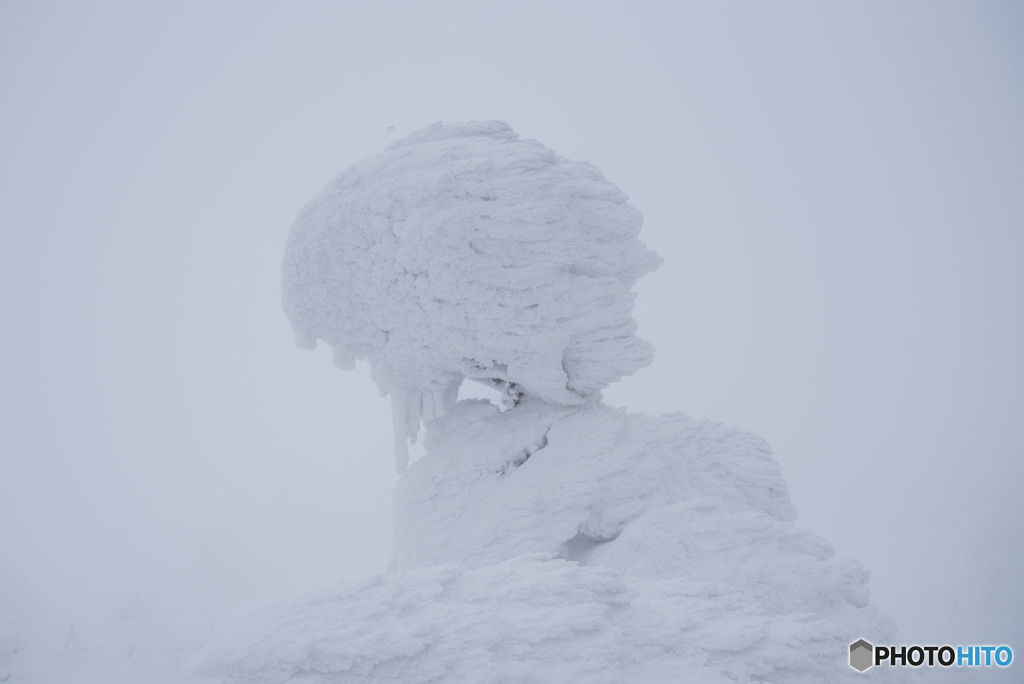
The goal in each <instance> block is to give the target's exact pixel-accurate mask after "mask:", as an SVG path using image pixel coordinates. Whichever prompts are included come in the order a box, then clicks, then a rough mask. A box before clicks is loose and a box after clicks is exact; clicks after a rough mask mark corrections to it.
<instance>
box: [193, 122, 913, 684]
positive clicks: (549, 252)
mask: <svg viewBox="0 0 1024 684" xmlns="http://www.w3.org/2000/svg"><path fill="white" fill-rule="evenodd" d="M641 224H642V216H641V214H640V212H639V211H637V210H636V209H635V208H634V207H633V206H631V205H630V204H629V203H628V201H627V197H626V196H625V195H624V194H623V193H622V192H621V191H619V190H618V189H617V188H616V187H615V186H614V185H612V184H611V183H610V182H608V181H607V180H606V179H605V178H604V176H603V175H602V174H601V172H600V171H598V170H597V169H596V168H594V167H593V166H591V165H589V164H586V163H581V162H574V161H569V160H566V159H563V158H561V157H559V156H558V155H556V154H555V153H554V152H552V151H551V150H549V149H547V148H545V147H544V146H543V145H541V144H540V143H537V142H534V141H530V140H522V139H520V138H519V136H518V135H517V134H516V133H515V132H514V131H513V130H512V129H511V128H510V127H509V126H508V125H507V124H505V123H503V122H497V121H489V122H480V123H462V124H454V125H440V124H438V125H434V126H431V127H429V128H427V129H425V130H422V131H419V132H417V133H414V134H412V135H410V136H408V137H406V138H405V139H403V140H400V141H398V142H396V143H394V144H392V145H391V146H390V147H389V148H388V149H387V150H386V151H385V152H384V153H382V154H380V155H377V156H374V157H371V158H369V159H367V160H364V161H362V162H360V163H359V164H356V165H355V166H353V167H352V168H350V169H348V170H347V171H345V172H343V173H342V174H341V175H339V176H338V177H337V178H335V179H334V180H333V181H331V182H330V183H329V184H328V185H327V186H326V187H325V188H324V189H323V190H321V191H320V193H319V194H318V195H317V196H316V197H314V198H313V199H312V200H311V201H310V202H309V203H308V204H307V205H306V206H305V207H304V208H303V209H302V210H301V212H300V213H299V215H298V216H297V218H296V219H295V222H294V224H293V226H292V229H291V233H290V235H289V238H288V242H287V248H286V253H285V257H284V263H283V268H282V281H283V283H282V289H283V298H284V308H285V312H286V313H287V315H288V317H289V319H290V320H291V323H292V327H293V329H294V330H295V332H296V335H297V339H298V342H299V344H300V346H305V347H313V346H315V345H316V343H317V341H318V340H322V341H323V342H325V343H327V344H329V345H330V346H331V347H332V348H333V350H334V353H335V361H336V364H337V365H339V366H340V367H342V368H351V367H352V365H353V362H354V361H355V360H357V359H365V360H367V361H368V362H369V364H370V367H371V369H372V374H373V378H374V380H375V382H376V383H377V385H378V386H379V388H380V390H381V392H382V393H383V394H388V395H390V396H391V398H392V406H393V410H394V419H395V453H396V458H397V467H398V470H399V472H402V473H403V474H402V476H401V478H400V480H399V483H398V487H397V491H396V494H395V504H394V510H395V528H396V529H395V547H394V555H393V558H392V562H391V567H390V568H389V569H388V571H387V572H386V573H384V574H382V575H380V576H378V577H376V578H374V579H371V580H368V581H366V582H364V583H363V584H360V585H355V586H351V585H349V586H343V587H337V588H333V589H330V590H327V591H325V592H323V593H322V594H320V595H319V596H317V597H314V598H312V599H307V600H304V601H303V602H300V603H298V604H296V605H294V606H293V607H291V608H289V609H287V610H285V611H284V612H278V613H274V614H271V615H267V616H266V617H265V618H264V619H263V620H261V621H256V622H255V623H254V624H253V625H252V626H251V627H250V629H249V631H248V632H247V633H246V634H243V635H234V636H232V637H231V638H230V639H227V640H225V641H223V642H221V643H220V644H219V645H215V646H211V647H210V648H208V649H207V650H206V651H205V652H204V654H203V655H202V657H201V658H200V659H199V661H198V662H197V664H196V666H195V667H194V669H193V672H194V673H195V675H196V676H201V677H204V678H208V680H209V681H211V682H218V683H221V684H240V683H243V682H244V683H251V684H256V683H261V684H262V683H267V684H270V683H274V684H278V683H280V684H283V683H285V682H292V683H296V684H297V683H299V682H302V683H304V684H327V683H331V684H336V683H340V682H382V681H395V682H423V683H426V682H545V683H550V682H606V683H608V684H612V683H620V682H636V683H637V684H641V683H642V684H651V683H655V682H729V683H735V682H775V683H778V684H783V683H787V684H795V683H798V682H800V683H806V684H821V683H822V682H846V681H849V682H857V681H861V678H863V677H864V676H866V675H862V674H860V673H858V672H857V671H855V670H854V669H852V668H851V667H850V665H849V662H848V647H849V644H850V643H852V642H854V641H856V640H857V639H858V638H860V637H862V636H868V637H873V638H874V639H878V640H882V641H883V642H885V643H888V642H889V641H891V640H892V637H893V636H894V635H893V632H894V628H893V624H892V622H891V620H889V618H888V617H886V616H885V615H884V614H883V613H881V612H879V611H878V610H876V609H875V608H874V607H873V606H872V605H870V604H869V601H868V588H867V580H868V573H867V571H866V570H865V569H864V568H863V567H862V566H860V565H859V564H858V563H856V562H854V561H851V560H844V559H840V558H837V557H836V556H835V555H834V553H833V550H832V548H831V547H830V545H829V544H828V543H827V542H825V541H824V540H822V539H820V538H818V537H816V536H814V535H812V534H810V533H808V532H805V531H802V530H800V529H798V528H797V527H796V526H795V525H794V520H795V518H796V512H795V510H794V508H793V506H792V504H791V503H790V500H789V496H788V493H787V489H786V483H785V481H784V480H783V478H782V476H781V473H780V470H779V467H778V465H777V464H776V462H775V461H774V460H773V458H772V456H771V452H770V450H769V448H768V446H767V445H766V444H765V443H764V442H763V441H762V440H761V439H759V438H757V437H755V436H753V435H750V434H748V433H745V432H742V431H739V430H736V429H733V428H730V427H727V426H723V425H721V424H717V423H713V422H707V421H698V420H694V419H692V418H689V417H687V416H684V415H681V414H674V415H668V416H661V417H650V416H645V415H637V414H630V413H627V412H626V411H625V410H622V409H618V408H613V407H609V406H606V405H604V404H603V403H602V401H601V390H602V389H603V388H604V387H606V386H608V385H609V384H610V383H612V382H614V381H616V380H617V379H619V378H621V377H623V376H625V375H628V374H630V373H632V372H634V371H635V370H637V369H638V368H640V367H642V366H644V365H646V364H648V363H650V362H651V358H652V350H651V348H650V346H649V345H648V344H647V343H646V342H644V341H643V340H641V339H639V338H638V337H637V336H636V334H635V333H636V323H635V322H634V320H633V317H632V310H633V303H634V294H633V292H632V289H633V286H634V285H635V283H636V281H637V279H638V278H640V277H641V276H643V275H644V274H645V273H648V272H650V271H651V270H653V269H654V268H656V267H657V266H658V264H659V261H660V260H659V258H658V257H657V256H656V255H655V254H653V253H652V252H651V251H650V250H648V249H647V248H646V247H645V246H644V245H643V244H642V243H641V242H640V241H639V239H638V236H639V231H640V227H641ZM466 379H469V380H473V381H480V382H484V383H489V384H495V385H497V386H500V387H501V388H503V389H504V390H505V394H506V396H507V398H508V400H507V401H506V402H504V405H502V406H497V405H495V404H494V403H491V402H487V401H483V400H462V401H457V397H458V389H459V386H460V383H462V382H463V381H465V380H466ZM421 429H422V431H423V432H424V439H425V455H424V456H423V458H421V459H419V460H417V461H416V462H414V463H413V464H412V465H411V466H410V465H409V464H408V456H407V453H408V451H407V444H408V441H409V440H415V439H416V437H417V435H418V433H419V432H420V431H421ZM892 674H893V673H892V672H883V671H881V670H880V669H878V668H876V670H875V671H874V672H872V673H871V675H872V676H873V678H874V679H879V678H880V677H883V676H884V675H890V676H891V675H892Z"/></svg>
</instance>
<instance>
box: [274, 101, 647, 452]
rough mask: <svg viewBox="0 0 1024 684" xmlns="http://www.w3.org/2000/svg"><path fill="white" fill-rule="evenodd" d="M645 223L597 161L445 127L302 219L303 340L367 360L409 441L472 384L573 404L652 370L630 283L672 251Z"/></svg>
mask: <svg viewBox="0 0 1024 684" xmlns="http://www.w3.org/2000/svg"><path fill="white" fill-rule="evenodd" d="M642 222H643V217H642V216H641V214H640V212H639V211H638V210H637V209H636V208H634V207H633V206H632V205H630V204H629V203H628V202H627V197H626V196H625V195H624V194H623V193H622V192H621V191H620V190H619V189H618V188H616V187H615V186H614V185H612V184H611V183H609V182H608V181H607V180H605V178H604V176H603V175H602V174H601V172H600V171H599V170H598V169H596V168H595V167H594V166H592V165H590V164H587V163H585V162H575V161H569V160H567V159H563V158H561V157H559V156H558V155H556V154H555V153H554V152H552V151H551V150H549V149H547V148H546V147H544V146H543V145H541V144H540V143H538V142H535V141H532V140H521V139H520V138H519V136H518V135H517V134H516V133H515V131H513V130H512V129H511V128H510V127H509V126H508V124H506V123H504V122H500V121H485V122H477V123H459V124H451V125H446V126H445V125H441V124H435V125H433V126H430V127H428V128H426V129H424V130H422V131H419V132H417V133H413V134H411V135H409V136H408V137H406V138H404V139H402V140H400V141H398V142H395V143H393V144H392V145H391V146H389V147H388V148H387V150H386V151H385V152H383V153H382V154H379V155H376V156H374V157H370V158H368V159H366V160H364V161H362V162H360V163H358V164H356V165H355V166H353V167H351V168H350V169H348V170H347V171H344V172H343V173H341V174H340V175H339V176H338V177H337V178H335V179H334V180H333V181H331V182H330V183H328V184H327V186H326V187H325V188H324V189H323V190H321V191H320V193H319V194H317V195H316V196H315V197H314V198H313V199H312V200H311V201H310V202H309V203H308V204H307V205H306V206H305V207H303V209H302V210H301V211H300V212H299V214H298V216H297V217H296V218H295V222H294V223H293V225H292V228H291V232H290V234H289V236H288V243H287V247H286V251H285V256H284V264H283V267H282V290H283V298H284V308H285V313H286V314H287V315H288V317H289V319H290V320H291V323H292V328H293V329H294V330H295V332H296V336H297V340H298V343H299V344H300V346H306V347H313V346H315V344H316V340H318V339H319V340H323V341H325V342H326V343H328V344H329V345H330V346H331V347H332V348H333V349H334V354H335V362H336V364H337V365H339V366H340V367H342V368H351V367H352V365H353V363H354V361H355V360H356V359H367V360H368V361H369V362H370V365H371V368H372V374H373V378H374V380H375V382H376V383H377V385H378V387H379V388H380V390H381V393H382V394H389V393H390V394H391V395H392V400H393V406H394V408H395V418H396V427H398V428H399V430H398V432H399V433H400V438H401V441H402V447H401V451H404V444H405V439H406V437H411V438H415V435H416V432H417V431H418V429H419V424H420V420H421V419H424V420H426V419H429V418H432V417H434V416H436V415H440V414H441V413H443V412H444V411H445V409H446V408H447V407H449V406H450V405H451V404H452V403H453V402H454V400H455V396H456V394H457V390H458V386H459V383H460V382H461V381H462V379H463V378H466V377H468V378H472V379H477V380H485V381H491V380H495V379H497V380H501V381H504V382H507V383H515V385H516V390H517V391H520V392H523V393H525V394H527V395H531V396H534V397H537V398H539V399H541V400H543V401H546V402H549V403H553V404H564V405H571V404H580V403H583V402H585V401H586V400H587V399H588V398H591V397H596V396H597V395H598V393H599V392H600V390H601V389H602V388H604V387H605V386H607V385H608V384H609V383H611V382H614V381H615V380H617V379H619V378H621V377H622V376H624V375H628V374H630V373H632V372H633V371H635V370H636V369H638V368H640V367H642V366H644V365H646V364H648V363H649V362H650V360H651V355H652V351H651V348H650V346H649V345H648V344H647V343H646V342H645V341H643V340H641V339H640V338H639V337H637V336H636V334H635V332H636V323H635V321H634V320H633V317H632V309H633V302H634V294H633V293H632V288H633V285H634V284H635V283H636V280H637V279H638V278H639V277H640V276H642V275H644V274H645V273H647V272H649V271H651V270H653V269H654V268H656V267H657V266H658V264H659V263H660V259H659V257H658V256H657V255H655V254H654V253H653V252H652V251H650V250H648V249H647V248H646V247H645V246H644V245H643V243H641V242H640V241H639V239H638V237H637V236H638V234H639V232H640V226H641V224H642ZM403 467H404V462H402V460H401V458H400V463H399V469H401V468H403Z"/></svg>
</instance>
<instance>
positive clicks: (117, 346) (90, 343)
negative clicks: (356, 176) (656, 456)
mask: <svg viewBox="0 0 1024 684" xmlns="http://www.w3.org/2000/svg"><path fill="white" fill-rule="evenodd" d="M1022 38H1024V8H1022V6H1021V5H1020V4H1019V3H1015V2H1011V1H1009V0H1007V1H1006V2H976V3H953V2H902V3H881V2H877V3H876V2H868V3H852V2H851V3H845V4H838V3H829V4H827V5H825V4H817V3H811V2H786V3H772V4H767V3H757V4H755V3H680V4H678V5H676V4H675V3H653V2H648V3H631V4H630V6H629V7H626V5H625V3H605V2H559V3H523V2H519V3H479V2H464V3H458V2H445V3H417V4H414V3H384V2H378V3H372V4H371V3H326V2H296V3H288V4H284V3H243V2H218V3H200V2H188V1H187V2H176V3H173V4H172V3H129V2H122V3H109V2H92V3H71V2H68V3H58V2H44V3H30V2H21V1H17V0H15V1H13V2H5V3H3V4H2V5H0V103H2V106H0V123H2V126H0V314H2V321H3V323H2V328H0V329H2V333H3V334H2V336H0V621H9V622H20V623H24V624H29V623H33V622H37V623H40V624H43V623H47V624H58V625H60V624H68V625H70V624H75V623H83V622H85V623H93V624H107V623H108V622H109V621H114V620H117V619H118V616H123V615H125V614H144V615H148V616H150V617H151V618H152V619H153V620H157V621H174V620H184V621H192V622H198V623H200V624H204V625H208V626H210V627H212V628H214V629H216V628H217V627H218V626H219V625H221V624H223V622H224V621H226V620H228V619H230V618H231V617H232V616H234V615H237V614H238V613H239V612H240V611H242V610H243V609H244V608H245V607H247V606H251V605H253V604H258V603H261V602H266V601H271V600H278V599H283V598H287V597H289V596H292V595H295V594H298V593H301V592H302V591H305V590H308V589H315V588H318V587H322V586H325V585H328V584H331V583H333V582H336V581H338V580H343V579H353V578H360V577H364V576H367V575H371V574H374V573H377V572H381V571H383V570H384V569H385V566H386V564H387V561H388V554H389V550H390V543H391V520H390V506H391V502H390V497H391V493H392V490H393V487H394V483H395V479H396V476H395V475H394V473H393V461H392V445H391V418H390V404H389V402H388V401H387V400H386V399H380V398H379V397H378V396H377V391H376V389H375V388H374V387H373V385H372V384H371V382H370V380H369V377H368V372H367V369H366V367H365V365H360V366H359V367H358V368H357V369H356V371H354V372H348V373H341V372H338V371H336V370H334V369H333V368H332V367H331V363H330V354H329V351H328V350H326V349H324V348H323V347H321V349H319V350H318V351H316V352H314V353H309V352H304V351H299V350H297V349H296V348H295V347H294V340H293V336H292V334H291V332H290V330H289V326H288V322H287V320H286V319H285V317H284V315H283V314H282V312H281V305H280V291H279V266H280V260H281V256H282V253H283V246H284V240H285V237H286V234H287V230H288V227H289V225H290V223H291V220H292V218H293V216H294V215H295V214H296V212H297V211H298V210H299V208H300V207H301V206H302V205H303V204H304V203H305V202H306V201H307V200H308V199H310V198H311V197H312V196H313V194H314V193H315V192H316V191H317V190H319V189H320V188H321V187H322V186H323V185H324V184H325V183H326V182H327V181H328V180H329V179H330V178H331V177H333V176H334V175H335V174H337V173H338V172H339V171H341V170H342V169H344V168H346V167H348V166H349V165H351V164H353V163H355V162H356V161H358V160H360V159H362V158H364V157H366V156H368V155H371V154H374V153H376V152H379V151H380V150H381V149H382V148H383V147H384V146H385V145H386V144H387V143H388V142H389V141H391V140H393V139H396V138H398V137H401V136H402V135H405V134H407V133H409V132H412V131H414V130H417V129H419V128H422V127H423V126H426V125H428V124H430V123H432V122H434V121H437V120H444V121H449V122H452V121H460V120H475V119H484V118H500V119H504V120H506V121H508V122H509V123H510V124H511V125H512V126H513V128H515V129H516V130H517V131H518V132H519V133H520V134H521V135H522V136H523V137H526V138H534V139H537V140H539V141H541V142H542V143H544V144H545V145H547V146H548V147H551V148H552V149H554V150H555V151H557V152H558V153H559V154H561V155H563V156H566V157H569V158H571V159H583V160H588V161H590V162H592V163H594V164H595V165H596V166H598V167H599V168H600V169H601V170H602V171H604V173H605V174H606V176H607V177H608V178H609V180H611V181H612V182H613V183H615V184H617V185H618V186H619V187H621V188H622V189H623V190H624V191H625V192H626V193H627V194H629V195H630V197H631V199H632V202H633V203H634V204H635V205H636V206H637V207H638V208H639V209H640V210H641V211H642V212H643V213H644V215H645V217H646V221H645V226H644V230H643V233H642V234H641V238H642V239H643V240H644V241H645V242H646V243H647V244H648V245H649V246H650V247H652V248H653V249H655V250H656V251H657V252H658V253H659V254H661V255H662V256H663V257H664V259H665V263H664V266H662V268H661V269H660V270H659V271H657V272H655V273H654V274H652V275H649V276H647V277H645V278H644V279H643V280H641V282H640V284H639V286H638V288H637V290H638V304H637V310H636V317H637V320H638V321H639V324H640V334H641V336H642V337H644V338H646V339H647V340H649V341H651V342H652V343H653V344H654V346H655V349H656V354H655V360H654V364H653V365H652V366H651V367H649V368H646V369H644V370H642V371H640V372H638V373H637V374H636V375H635V376H633V377H631V378H627V379H626V380H624V381H622V382H620V383H618V384H617V385H614V386H612V387H611V388H610V389H609V390H608V391H606V393H605V399H606V402H607V403H610V404H614V405H621V406H626V407H628V408H629V409H631V410H634V411H643V412H648V413H654V414H659V413H665V412H670V411H681V412H683V413H687V414H690V415H693V416H695V417H698V418H710V419H714V420H718V421H722V422H726V423H730V424H733V425H736V426H739V427H742V428H745V429H748V430H750V431H752V432H754V433H756V434H759V435H760V436H762V437H764V438H765V439H767V440H768V441H769V442H770V443H771V444H772V446H773V448H774V451H775V454H776V457H777V459H778V461H779V462H780V463H781V465H782V468H783V473H784V475H785V476H786V478H787V480H788V482H789V485H790V489H791V495H792V498H793V500H794V502H795V504H796V505H797V507H798V509H799V510H800V513H801V516H800V520H799V521H798V524H799V525H800V526H801V527H803V528H805V529H809V530H812V531H815V532H817V533H819V534H821V535H823V536H824V537H826V538H827V539H828V540H829V541H830V542H831V543H832V544H833V545H834V546H835V547H836V549H837V552H838V553H840V554H842V555H846V556H853V557H855V558H857V559H859V560H860V561H861V562H863V563H864V564H865V565H866V566H867V567H868V568H870V570H871V571H872V578H873V579H872V596H873V600H874V602H876V603H877V604H879V605H880V606H881V607H882V608H883V609H885V610H887V611H888V612H889V613H890V614H891V615H892V616H893V617H894V619H895V620H896V621H897V623H898V625H899V627H900V630H901V635H900V638H901V640H902V641H903V642H904V643H915V642H917V643H922V642H923V643H940V644H941V643H1007V644H1010V645H1013V646H1016V647H1018V648H1020V647H1021V646H1022V645H1024V641H1022V636H1024V619H1022V616H1024V589H1022V587H1021V584H1020V581H1019V579H1020V577H1021V576H1022V574H1024V544H1022V541H1024V535H1022V532H1021V530H1022V523H1024V511H1022V508H1024V507H1022V504H1021V503H1020V501H1021V499H1020V495H1019V487H1020V483H1021V482H1022V480H1024V467H1022V465H1021V456H1022V451H1024V363H1022V361H1021V352H1020V350H1021V349H1024V325H1022V313H1024V307H1022V291H1024V278H1022V276H1021V268H1022V264H1024V135H1022V121H1024V79H1022V78H1021V75H1022V66H1024V49H1022V47H1021V46H1022V45H1024V41H1022ZM865 636H866V637H868V638H870V635H865Z"/></svg>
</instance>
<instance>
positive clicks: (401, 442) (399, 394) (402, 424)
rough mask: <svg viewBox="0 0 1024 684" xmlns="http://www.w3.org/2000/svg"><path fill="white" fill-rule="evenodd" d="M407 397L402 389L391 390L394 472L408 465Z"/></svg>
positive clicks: (401, 470)
mask: <svg viewBox="0 0 1024 684" xmlns="http://www.w3.org/2000/svg"><path fill="white" fill-rule="evenodd" d="M408 414H409V397H408V394H407V393H406V392H405V391H403V390H392V392H391V424H392V426H393V433H392V436H393V438H394V441H395V472H397V473H398V474H402V473H403V472H405V469H406V467H408V465H409V415H408Z"/></svg>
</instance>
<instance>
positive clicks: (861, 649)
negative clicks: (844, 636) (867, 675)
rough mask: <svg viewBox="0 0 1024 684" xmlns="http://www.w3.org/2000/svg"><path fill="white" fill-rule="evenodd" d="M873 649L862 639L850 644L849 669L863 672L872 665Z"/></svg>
mask: <svg viewBox="0 0 1024 684" xmlns="http://www.w3.org/2000/svg"><path fill="white" fill-rule="evenodd" d="M874 655H875V647H874V646H872V645H871V644H869V643H868V642H867V641H865V640H864V639H857V640H856V641H854V642H853V643H852V644H850V667H852V668H853V669H854V670H856V671H857V672H863V671H864V670H866V669H868V668H869V667H871V666H872V665H874V662H873V661H874V659H875V658H874Z"/></svg>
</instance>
